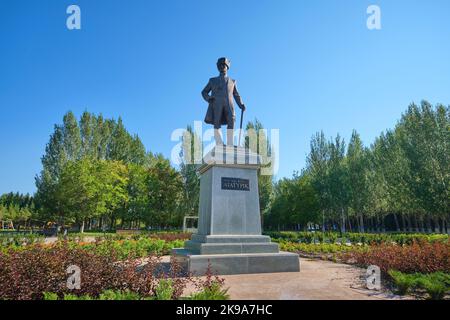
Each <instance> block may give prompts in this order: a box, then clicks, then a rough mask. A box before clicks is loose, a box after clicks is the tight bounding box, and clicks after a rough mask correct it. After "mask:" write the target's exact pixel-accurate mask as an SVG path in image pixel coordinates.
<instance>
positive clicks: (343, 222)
mask: <svg viewBox="0 0 450 320" xmlns="http://www.w3.org/2000/svg"><path fill="white" fill-rule="evenodd" d="M341 217H342V224H341V232H342V233H345V216H344V208H341Z"/></svg>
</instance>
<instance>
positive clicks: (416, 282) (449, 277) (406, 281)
mask: <svg viewBox="0 0 450 320" xmlns="http://www.w3.org/2000/svg"><path fill="white" fill-rule="evenodd" d="M388 274H389V276H390V277H391V279H392V281H393V283H394V285H395V287H396V289H397V293H398V294H401V295H405V294H408V293H414V292H415V293H420V291H425V292H426V293H427V294H428V298H429V299H432V300H442V299H443V298H444V297H445V295H446V294H449V293H450V273H444V272H435V273H429V274H423V273H413V274H406V273H402V272H400V271H395V270H389V271H388Z"/></svg>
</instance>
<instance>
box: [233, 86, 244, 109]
mask: <svg viewBox="0 0 450 320" xmlns="http://www.w3.org/2000/svg"><path fill="white" fill-rule="evenodd" d="M233 96H234V100H236V103H237V104H238V106H239V108H241V109H244V110H245V105H244V102H242V98H241V95H240V94H239V91H238V89H237V86H236V81H235V82H234V89H233Z"/></svg>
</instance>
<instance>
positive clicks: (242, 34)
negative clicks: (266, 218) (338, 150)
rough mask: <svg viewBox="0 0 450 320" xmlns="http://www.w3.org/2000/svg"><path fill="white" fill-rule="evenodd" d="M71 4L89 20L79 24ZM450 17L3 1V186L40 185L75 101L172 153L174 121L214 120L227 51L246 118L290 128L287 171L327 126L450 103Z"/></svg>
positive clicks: (364, 130)
mask: <svg viewBox="0 0 450 320" xmlns="http://www.w3.org/2000/svg"><path fill="white" fill-rule="evenodd" d="M70 4H77V5H79V6H80V8H81V13H82V17H81V19H82V29H81V30H75V31H69V30H68V29H67V28H66V18H67V16H68V15H67V14H66V8H67V7H68V6H69V5H70ZM370 4H376V5H379V6H380V8H381V13H382V17H381V18H382V29H381V30H379V31H370V30H368V29H367V27H366V19H367V14H366V9H367V7H368V6H369V5H370ZM449 16H450V2H449V1H448V0H441V1H439V0H431V1H430V0H427V1H425V0H422V1H418V0H417V1H413V0H408V1H405V0H395V1H392V0H390V1H380V0H372V1H365V0H345V1H341V0H314V1H313V0H311V1H306V0H283V1H275V0H244V1H243V0H228V1H216V0H177V1H175V0H158V1H156V0H155V1H147V0H132V1H124V0H123V1H119V0H107V1H106V0H71V1H65V0H58V1H55V0H39V1H37V0H35V1H24V0H1V1H0V138H1V139H0V150H1V155H0V193H4V192H9V191H19V192H34V191H35V186H34V177H35V175H36V174H38V173H39V171H40V169H41V163H40V157H41V156H42V154H43V152H44V149H45V144H46V143H47V141H48V139H49V135H50V134H51V133H52V131H53V126H54V124H55V123H60V122H61V121H62V116H63V114H64V113H65V112H67V111H68V110H72V111H73V112H75V114H76V115H77V116H79V115H80V114H81V113H82V112H83V111H84V110H88V111H90V112H95V113H102V114H103V115H104V116H106V117H113V118H118V117H119V116H121V117H122V118H123V120H124V123H125V125H126V127H127V128H128V130H129V131H130V132H132V133H137V134H138V135H139V136H140V137H141V139H142V140H143V142H144V144H145V146H146V148H147V149H148V150H151V151H153V152H162V153H163V154H165V155H166V156H167V157H168V156H170V152H171V149H172V148H173V147H174V145H175V144H176V143H175V142H172V141H171V140H170V135H171V133H172V131H173V130H174V129H176V128H183V127H185V126H186V125H187V124H193V122H194V121H195V120H202V119H203V118H204V113H205V111H206V107H207V106H206V104H205V103H204V101H203V100H202V98H201V96H200V91H201V90H202V88H203V87H204V85H205V84H206V82H207V80H208V78H210V77H212V76H215V75H216V73H217V71H216V68H215V62H216V60H217V58H218V57H220V56H227V57H230V59H231V60H232V67H231V70H230V76H231V77H233V78H235V79H237V80H238V83H239V89H240V92H241V95H242V97H243V99H244V102H245V103H246V105H247V108H248V112H246V119H247V120H248V119H254V118H255V117H256V118H258V119H259V120H260V121H261V122H262V123H263V124H264V126H265V127H267V128H269V129H270V128H278V129H280V170H279V174H278V178H279V177H284V176H291V174H292V173H293V171H294V170H300V169H301V168H302V167H303V166H304V165H305V157H306V155H307V153H308V151H309V141H310V138H311V136H312V135H313V134H314V133H315V132H317V131H319V130H322V129H323V130H324V132H325V134H326V135H327V136H334V135H336V134H337V133H338V132H339V133H340V134H341V135H342V136H343V137H344V138H346V140H347V141H348V139H349V137H350V135H351V131H352V129H356V130H357V131H358V132H359V133H360V134H361V136H362V139H363V141H364V142H365V143H366V144H370V143H371V142H372V141H373V139H374V138H375V137H376V136H377V135H379V134H380V132H381V131H382V130H385V129H386V128H391V127H393V126H394V125H395V123H396V121H397V119H399V117H400V115H401V113H402V112H403V111H404V110H405V109H406V108H407V106H408V104H410V103H411V102H413V101H414V102H417V103H418V102H420V100H422V99H426V100H428V101H430V102H431V103H432V104H436V103H444V104H450V57H449V52H450V41H449V40H450V19H449ZM207 128H208V127H206V126H204V129H207Z"/></svg>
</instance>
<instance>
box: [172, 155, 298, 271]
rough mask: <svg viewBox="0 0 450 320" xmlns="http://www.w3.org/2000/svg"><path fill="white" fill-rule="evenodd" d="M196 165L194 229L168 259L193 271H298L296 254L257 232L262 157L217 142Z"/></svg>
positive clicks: (259, 227)
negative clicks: (197, 202) (197, 187)
mask: <svg viewBox="0 0 450 320" xmlns="http://www.w3.org/2000/svg"><path fill="white" fill-rule="evenodd" d="M204 162H205V164H204V165H203V166H202V167H201V168H200V169H199V174H200V206H199V221H198V233H197V234H194V235H193V236H192V239H191V240H189V241H186V243H185V247H184V248H183V249H174V250H173V252H172V259H175V260H176V261H178V262H179V263H181V264H182V265H183V266H184V267H185V268H186V270H187V271H189V272H191V273H193V274H194V275H203V274H205V272H206V270H207V268H208V265H209V264H210V265H211V271H212V272H213V273H215V274H222V275H225V274H245V273H268V272H297V271H299V269H300V266H299V258H298V255H297V254H292V253H286V252H279V248H278V244H276V243H272V242H270V237H267V236H263V235H261V217H260V208H259V193H258V175H257V171H258V168H259V166H260V157H259V156H258V155H257V154H255V153H252V152H250V151H249V150H248V149H244V148H237V147H215V148H214V149H213V150H211V152H210V153H208V154H207V155H206V156H205V158H204Z"/></svg>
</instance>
